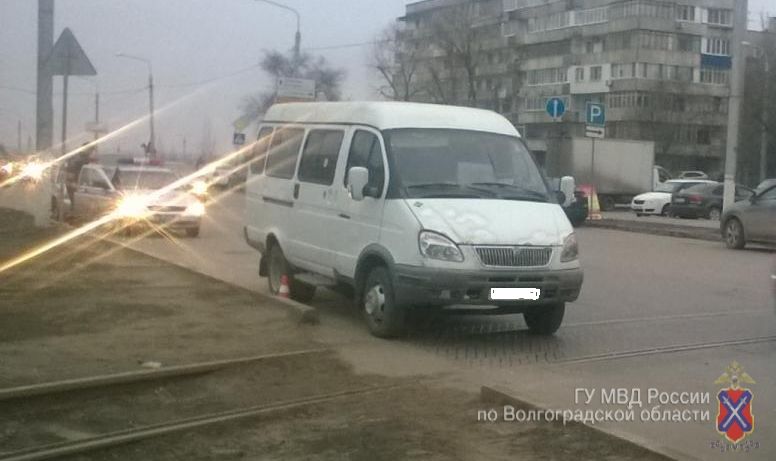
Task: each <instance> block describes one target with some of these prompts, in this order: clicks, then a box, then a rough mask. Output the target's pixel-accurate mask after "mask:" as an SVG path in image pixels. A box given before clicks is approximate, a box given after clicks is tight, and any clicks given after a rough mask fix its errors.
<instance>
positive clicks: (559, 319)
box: [523, 303, 566, 335]
mask: <svg viewBox="0 0 776 461" xmlns="http://www.w3.org/2000/svg"><path fill="white" fill-rule="evenodd" d="M565 313H566V305H565V304H564V303H558V304H552V305H550V306H542V307H537V308H535V309H533V310H531V311H530V312H526V313H524V314H523V318H524V319H525V323H526V324H527V325H528V329H530V330H531V333H534V334H537V335H551V334H554V333H555V332H556V331H558V328H560V324H561V323H563V315H564V314H565Z"/></svg>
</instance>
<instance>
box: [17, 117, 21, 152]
mask: <svg viewBox="0 0 776 461" xmlns="http://www.w3.org/2000/svg"><path fill="white" fill-rule="evenodd" d="M16 151H17V152H18V153H21V152H22V121H21V120H19V121H18V122H17V123H16Z"/></svg>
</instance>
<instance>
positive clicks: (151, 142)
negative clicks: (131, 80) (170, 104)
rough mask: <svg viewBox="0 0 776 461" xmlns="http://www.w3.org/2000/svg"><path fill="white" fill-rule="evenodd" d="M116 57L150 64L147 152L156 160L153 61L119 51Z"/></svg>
mask: <svg viewBox="0 0 776 461" xmlns="http://www.w3.org/2000/svg"><path fill="white" fill-rule="evenodd" d="M116 57H119V58H126V59H132V60H135V61H140V62H144V63H145V64H146V66H148V107H149V115H148V120H149V123H150V129H151V136H150V140H149V141H148V145H147V146H146V154H147V155H148V156H150V158H151V160H156V134H155V132H154V72H153V67H152V66H151V61H150V60H149V59H146V58H141V57H139V56H132V55H128V54H124V53H119V54H117V55H116Z"/></svg>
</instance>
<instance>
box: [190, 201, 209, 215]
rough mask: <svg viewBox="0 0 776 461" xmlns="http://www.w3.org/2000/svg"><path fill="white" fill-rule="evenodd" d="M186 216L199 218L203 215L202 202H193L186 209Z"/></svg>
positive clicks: (203, 206)
mask: <svg viewBox="0 0 776 461" xmlns="http://www.w3.org/2000/svg"><path fill="white" fill-rule="evenodd" d="M186 214H187V215H189V216H196V217H201V216H204V215H205V205H204V204H202V202H194V203H192V204H191V205H189V206H187V207H186Z"/></svg>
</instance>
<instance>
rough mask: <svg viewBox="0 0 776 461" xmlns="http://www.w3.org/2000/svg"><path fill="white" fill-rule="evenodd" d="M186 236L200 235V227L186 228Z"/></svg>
mask: <svg viewBox="0 0 776 461" xmlns="http://www.w3.org/2000/svg"><path fill="white" fill-rule="evenodd" d="M186 237H191V238H194V237H199V227H190V228H188V229H186Z"/></svg>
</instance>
